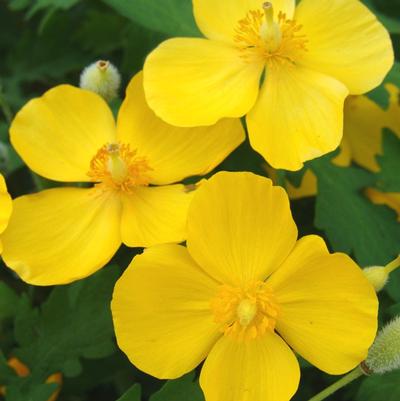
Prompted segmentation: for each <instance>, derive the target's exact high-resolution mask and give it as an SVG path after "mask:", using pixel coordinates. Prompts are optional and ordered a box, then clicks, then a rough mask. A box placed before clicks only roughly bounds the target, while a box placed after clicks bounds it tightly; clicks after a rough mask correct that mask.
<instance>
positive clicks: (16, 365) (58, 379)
mask: <svg viewBox="0 0 400 401" xmlns="http://www.w3.org/2000/svg"><path fill="white" fill-rule="evenodd" d="M7 365H8V366H9V367H10V368H11V369H13V370H14V371H15V373H16V374H17V375H18V376H20V377H27V376H29V375H30V374H31V371H30V369H29V368H28V367H27V366H26V365H25V364H24V363H22V362H21V361H20V360H19V359H18V358H10V359H9V360H8V361H7ZM62 382H63V378H62V374H61V373H54V374H52V375H50V376H49V377H48V378H47V380H46V383H56V384H58V389H57V390H55V391H54V393H53V395H52V396H51V397H50V398H49V399H48V401H55V400H56V399H57V398H58V395H59V393H60V390H61V388H60V387H61V385H62ZM6 393H7V388H6V387H5V386H3V387H1V386H0V394H2V395H6Z"/></svg>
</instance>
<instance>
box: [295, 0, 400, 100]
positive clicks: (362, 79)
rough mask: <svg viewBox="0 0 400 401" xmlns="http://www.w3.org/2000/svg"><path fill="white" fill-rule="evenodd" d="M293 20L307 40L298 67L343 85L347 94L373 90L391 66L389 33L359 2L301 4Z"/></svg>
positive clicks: (310, 1)
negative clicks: (303, 67) (305, 49)
mask: <svg viewBox="0 0 400 401" xmlns="http://www.w3.org/2000/svg"><path fill="white" fill-rule="evenodd" d="M295 18H296V20H297V21H298V22H299V23H300V24H301V25H302V30H301V33H302V34H304V35H305V36H306V37H307V52H305V53H304V54H303V58H302V59H301V60H300V63H302V64H303V65H305V66H307V67H308V68H310V69H314V70H316V71H320V72H323V73H325V74H327V75H330V76H332V77H334V78H336V79H337V80H339V81H341V82H343V83H344V84H345V85H346V86H347V87H348V88H349V91H350V93H351V94H353V95H360V94H362V93H365V92H368V91H370V90H371V89H374V88H375V87H377V86H378V85H379V84H380V83H381V82H382V81H383V79H384V78H385V76H386V74H387V73H388V72H389V70H390V69H391V67H392V65H393V62H394V54H393V47H392V43H391V40H390V35H389V32H388V31H387V30H386V28H385V27H384V26H383V25H382V24H381V23H380V22H379V21H378V20H377V19H376V17H375V15H374V14H373V13H372V12H371V11H369V10H368V8H367V7H366V6H365V5H363V4H362V2H361V1H359V0H335V1H332V0H318V1H315V0H302V1H301V2H300V4H299V6H298V7H297V9H296V15H295Z"/></svg>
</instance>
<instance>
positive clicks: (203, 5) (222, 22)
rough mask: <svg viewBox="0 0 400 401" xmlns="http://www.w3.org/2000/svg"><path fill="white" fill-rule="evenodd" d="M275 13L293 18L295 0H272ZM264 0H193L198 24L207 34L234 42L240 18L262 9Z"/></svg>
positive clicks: (212, 37) (213, 37)
mask: <svg viewBox="0 0 400 401" xmlns="http://www.w3.org/2000/svg"><path fill="white" fill-rule="evenodd" d="M270 3H272V5H273V8H274V14H275V16H277V15H278V14H279V12H283V13H285V14H286V17H287V18H289V19H291V18H292V16H293V14H294V8H295V0H270ZM262 5H263V1H262V0H236V1H232V0H217V1H216V0H193V13H194V17H195V19H196V22H197V25H198V27H199V28H200V30H201V31H202V32H203V34H204V35H205V36H207V37H208V38H210V39H213V40H221V41H224V42H229V43H233V42H234V37H235V35H236V34H237V33H236V29H237V28H238V23H239V21H240V20H242V19H244V18H245V17H246V15H247V13H248V12H249V11H255V10H260V11H262Z"/></svg>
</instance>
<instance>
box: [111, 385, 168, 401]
mask: <svg viewBox="0 0 400 401" xmlns="http://www.w3.org/2000/svg"><path fill="white" fill-rule="evenodd" d="M140 397H141V389H140V384H137V383H135V384H134V385H133V386H132V387H131V388H130V389H129V390H128V391H127V392H126V393H125V394H124V395H123V396H122V397H120V398H118V400H117V401H140ZM165 401H166V400H165Z"/></svg>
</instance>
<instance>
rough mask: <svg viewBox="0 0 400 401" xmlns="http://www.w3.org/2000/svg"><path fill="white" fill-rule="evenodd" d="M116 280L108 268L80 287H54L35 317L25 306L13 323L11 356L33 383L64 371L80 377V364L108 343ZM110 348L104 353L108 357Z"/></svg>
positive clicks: (111, 331)
mask: <svg viewBox="0 0 400 401" xmlns="http://www.w3.org/2000/svg"><path fill="white" fill-rule="evenodd" d="M117 276H118V269H117V268H116V267H110V266H107V267H105V268H104V269H102V270H101V271H100V272H98V273H97V274H95V275H93V276H91V277H89V278H87V279H85V280H82V281H80V282H77V283H74V284H71V285H67V286H59V287H56V288H55V289H54V290H53V291H52V293H51V294H50V296H49V298H48V299H47V301H46V302H45V303H44V304H43V305H42V307H41V309H40V310H39V311H38V310H36V309H32V308H31V307H30V306H29V305H28V304H27V303H26V302H25V303H23V304H22V305H21V306H20V308H19V309H20V311H19V313H18V314H17V317H16V339H17V341H18V342H19V344H20V348H18V349H17V350H16V356H17V357H18V358H19V359H20V360H21V361H23V362H24V363H25V364H26V365H27V366H28V367H29V368H30V369H31V371H32V374H37V375H38V377H41V378H42V379H43V378H46V377H47V375H49V374H52V373H54V372H58V371H63V372H64V373H65V374H67V375H68V376H71V375H74V374H79V373H80V370H81V369H80V366H79V358H81V357H83V356H87V354H91V355H92V356H95V357H98V356H104V350H102V349H96V348H102V347H104V344H109V343H110V342H111V341H112V338H113V327H112V321H111V313H110V307H109V304H110V300H111V294H112V290H113V286H114V283H115V281H116V278H117ZM113 349H114V348H112V347H109V346H108V348H107V350H108V351H110V352H112V351H113Z"/></svg>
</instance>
